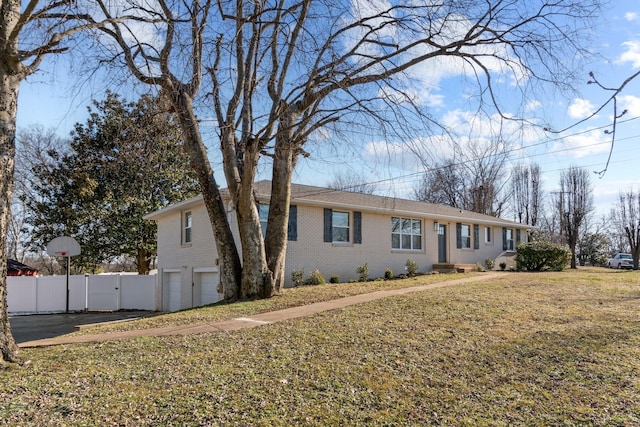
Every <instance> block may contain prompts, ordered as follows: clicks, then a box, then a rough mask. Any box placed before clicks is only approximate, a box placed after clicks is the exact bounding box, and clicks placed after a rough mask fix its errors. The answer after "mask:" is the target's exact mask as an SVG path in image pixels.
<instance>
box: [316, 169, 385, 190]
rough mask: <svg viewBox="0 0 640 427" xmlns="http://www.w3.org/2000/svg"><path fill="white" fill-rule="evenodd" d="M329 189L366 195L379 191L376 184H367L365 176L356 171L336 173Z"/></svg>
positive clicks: (328, 186) (329, 184)
mask: <svg viewBox="0 0 640 427" xmlns="http://www.w3.org/2000/svg"><path fill="white" fill-rule="evenodd" d="M327 188H332V189H334V190H342V191H353V192H355V193H364V194H373V193H375V192H376V190H377V187H376V184H375V183H371V182H367V180H366V178H365V177H364V176H362V175H361V174H359V173H357V172H354V171H350V172H347V171H343V172H339V173H334V174H333V179H332V180H331V182H329V183H328V184H327Z"/></svg>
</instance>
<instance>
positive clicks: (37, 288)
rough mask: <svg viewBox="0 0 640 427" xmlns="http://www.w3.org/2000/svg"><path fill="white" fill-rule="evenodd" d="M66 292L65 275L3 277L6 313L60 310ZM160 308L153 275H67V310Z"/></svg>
mask: <svg viewBox="0 0 640 427" xmlns="http://www.w3.org/2000/svg"><path fill="white" fill-rule="evenodd" d="M66 295H67V277H66V276H42V277H7V305H8V311H9V313H10V314H21V313H56V312H64V311H65V309H66V303H67V300H66ZM160 309H161V292H159V290H158V281H157V279H156V275H149V276H142V275H140V276H139V275H126V274H123V275H121V274H114V275H84V276H69V310H70V311H82V310H88V311H117V310H149V311H158V310H160Z"/></svg>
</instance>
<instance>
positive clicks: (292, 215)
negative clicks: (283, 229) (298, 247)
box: [287, 205, 298, 242]
mask: <svg viewBox="0 0 640 427" xmlns="http://www.w3.org/2000/svg"><path fill="white" fill-rule="evenodd" d="M287 239H288V240H290V241H293V242H295V241H296V240H298V207H297V206H295V205H292V206H289V224H288V226H287Z"/></svg>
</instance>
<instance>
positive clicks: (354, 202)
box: [145, 180, 531, 228]
mask: <svg viewBox="0 0 640 427" xmlns="http://www.w3.org/2000/svg"><path fill="white" fill-rule="evenodd" d="M254 185H255V195H256V197H257V198H258V199H259V200H263V201H266V200H268V199H269V197H270V195H271V181H268V180H264V181H258V182H256V183H255V184H254ZM222 192H223V196H224V195H225V194H226V193H227V192H226V189H224V190H222ZM199 203H202V196H197V197H194V198H191V199H188V200H185V201H183V202H180V203H177V204H175V205H171V206H168V207H166V208H164V209H161V210H159V211H156V212H153V213H150V214H148V215H146V216H145V219H157V218H158V217H161V216H164V215H166V214H169V213H171V212H173V211H175V210H183V209H188V208H189V207H192V206H195V205H197V204H199ZM291 204H294V205H309V206H320V207H326V208H333V209H340V208H342V209H349V210H360V211H364V212H373V213H380V214H393V215H406V216H414V217H420V218H428V219H433V220H451V221H459V222H460V221H467V222H473V223H479V224H487V225H501V226H512V227H518V228H531V226H529V225H526V224H520V223H517V222H514V221H508V220H504V219H501V218H496V217H493V216H489V215H483V214H479V213H476V212H470V211H463V210H461V209H459V208H454V207H451V206H446V205H439V204H433V203H425V202H420V201H417V200H407V199H400V198H397V197H387V196H378V195H373V194H364V193H357V192H352V191H342V190H334V189H331V188H325V187H315V186H311V185H303V184H291Z"/></svg>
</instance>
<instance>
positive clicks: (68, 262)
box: [66, 256, 71, 313]
mask: <svg viewBox="0 0 640 427" xmlns="http://www.w3.org/2000/svg"><path fill="white" fill-rule="evenodd" d="M70 269H71V257H70V256H67V311H66V312H67V313H69V270H70Z"/></svg>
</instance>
